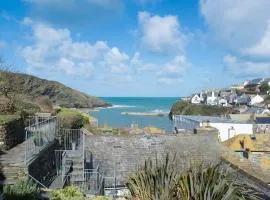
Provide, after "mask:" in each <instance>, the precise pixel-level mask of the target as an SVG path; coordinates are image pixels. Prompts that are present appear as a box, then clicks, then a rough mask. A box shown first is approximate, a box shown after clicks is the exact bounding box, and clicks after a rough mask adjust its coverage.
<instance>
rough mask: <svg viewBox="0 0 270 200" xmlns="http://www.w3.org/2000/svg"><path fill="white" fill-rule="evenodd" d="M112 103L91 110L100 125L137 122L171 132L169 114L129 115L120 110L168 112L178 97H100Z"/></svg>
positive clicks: (128, 124)
mask: <svg viewBox="0 0 270 200" xmlns="http://www.w3.org/2000/svg"><path fill="white" fill-rule="evenodd" d="M100 98H101V99H103V100H104V101H106V102H108V103H110V104H112V106H110V107H108V108H100V109H99V112H91V115H92V116H93V117H95V118H97V119H98V123H99V125H100V126H103V125H108V126H112V127H130V125H131V124H132V123H137V124H138V125H139V127H141V128H142V127H146V126H155V127H158V128H161V129H164V130H165V131H166V132H167V133H171V132H172V129H173V127H172V121H171V120H170V119H169V116H162V117H161V116H130V115H121V113H122V112H146V113H160V112H163V113H169V112H170V109H171V107H172V105H173V104H174V103H175V102H177V101H178V100H179V99H180V98H179V97H100Z"/></svg>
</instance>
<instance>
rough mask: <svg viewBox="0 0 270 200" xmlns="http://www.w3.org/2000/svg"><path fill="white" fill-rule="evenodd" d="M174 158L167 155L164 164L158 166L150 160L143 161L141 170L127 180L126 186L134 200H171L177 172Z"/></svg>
mask: <svg viewBox="0 0 270 200" xmlns="http://www.w3.org/2000/svg"><path fill="white" fill-rule="evenodd" d="M173 163H174V158H173V159H171V158H170V157H169V156H168V155H167V157H166V161H165V162H164V164H161V165H158V162H157V161H156V163H153V162H152V160H147V161H145V165H144V167H143V168H140V169H138V170H137V171H136V172H135V173H134V174H133V175H131V176H130V177H129V179H128V182H127V186H128V188H129V190H130V192H131V194H132V196H133V197H135V199H138V200H139V199H140V200H167V199H172V193H171V192H172V191H173V189H174V187H175V185H176V183H177V172H176V170H175V169H176V167H175V166H174V164H173Z"/></svg>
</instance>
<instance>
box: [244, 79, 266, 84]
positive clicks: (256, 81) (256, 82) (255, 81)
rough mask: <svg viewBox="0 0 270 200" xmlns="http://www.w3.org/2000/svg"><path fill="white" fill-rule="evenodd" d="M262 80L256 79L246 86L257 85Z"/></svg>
mask: <svg viewBox="0 0 270 200" xmlns="http://www.w3.org/2000/svg"><path fill="white" fill-rule="evenodd" d="M262 80H263V79H262V78H256V79H253V80H251V81H249V82H248V84H247V85H259V84H260V83H261V82H262Z"/></svg>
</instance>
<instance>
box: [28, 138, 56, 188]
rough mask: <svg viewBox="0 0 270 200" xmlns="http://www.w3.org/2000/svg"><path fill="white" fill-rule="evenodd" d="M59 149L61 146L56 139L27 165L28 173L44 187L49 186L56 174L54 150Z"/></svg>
mask: <svg viewBox="0 0 270 200" xmlns="http://www.w3.org/2000/svg"><path fill="white" fill-rule="evenodd" d="M59 149H61V146H60V145H59V143H58V142H57V141H54V142H53V143H52V144H51V145H50V146H48V147H47V148H45V149H43V150H42V151H41V152H40V153H39V155H38V157H37V158H35V159H34V160H33V161H32V162H31V163H30V164H29V165H28V173H29V174H30V175H31V176H33V177H34V178H35V179H37V180H38V181H39V182H41V183H42V184H44V185H45V186H46V187H48V186H50V184H51V182H52V180H53V179H54V177H55V176H56V163H55V162H56V159H55V150H59Z"/></svg>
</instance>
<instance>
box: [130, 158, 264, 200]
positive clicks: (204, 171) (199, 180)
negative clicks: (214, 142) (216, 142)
mask: <svg viewBox="0 0 270 200" xmlns="http://www.w3.org/2000/svg"><path fill="white" fill-rule="evenodd" d="M176 166H177V165H176V162H175V157H174V158H173V159H170V156H169V155H167V156H166V159H165V162H164V163H163V164H161V165H159V164H158V163H157V162H156V164H155V165H154V164H153V162H152V161H151V160H147V161H146V162H145V165H144V167H142V168H139V169H138V170H137V171H136V172H135V173H134V174H133V175H131V176H130V177H129V179H128V181H127V187H128V188H129V190H130V192H131V195H132V198H133V199H136V200H257V199H260V198H259V196H258V194H257V193H256V192H255V191H254V190H253V189H252V188H249V187H247V186H246V185H243V184H241V183H239V182H237V181H236V179H235V176H233V175H232V173H231V172H229V170H227V169H226V167H224V165H223V164H222V163H220V164H218V165H215V166H210V167H207V168H205V167H204V166H203V165H199V166H193V167H192V169H190V170H189V171H187V172H186V173H183V174H182V173H179V172H178V171H177V167H176Z"/></svg>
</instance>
